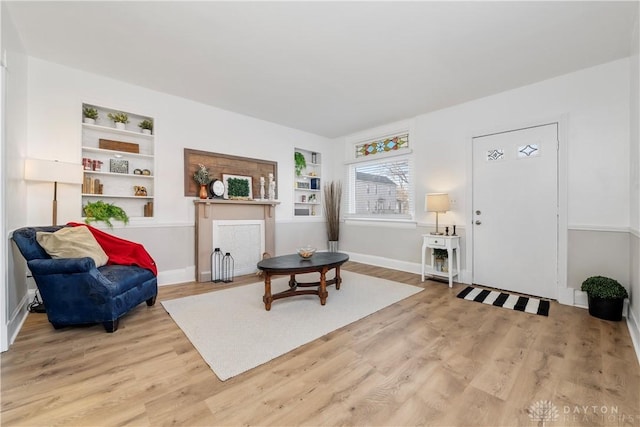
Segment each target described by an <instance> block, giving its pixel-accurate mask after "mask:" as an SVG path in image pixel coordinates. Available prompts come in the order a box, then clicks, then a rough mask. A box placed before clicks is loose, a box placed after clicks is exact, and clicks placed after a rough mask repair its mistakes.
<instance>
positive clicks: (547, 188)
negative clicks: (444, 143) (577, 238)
mask: <svg viewBox="0 0 640 427" xmlns="http://www.w3.org/2000/svg"><path fill="white" fill-rule="evenodd" d="M558 144H559V142H558V124H557V123H550V124H545V125H540V126H534V127H529V128H524V129H515V130H511V131H506V132H501V133H496V134H491V135H485V136H479V137H474V138H473V217H472V218H473V283H476V284H479V285H485V286H490V287H493V288H498V289H505V290H510V291H515V292H520V293H525V294H531V295H538V296H542V297H547V298H554V299H555V298H557V283H558Z"/></svg>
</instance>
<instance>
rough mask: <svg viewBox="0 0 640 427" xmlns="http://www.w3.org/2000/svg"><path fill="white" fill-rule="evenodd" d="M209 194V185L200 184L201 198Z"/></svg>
mask: <svg viewBox="0 0 640 427" xmlns="http://www.w3.org/2000/svg"><path fill="white" fill-rule="evenodd" d="M208 196H209V194H208V192H207V186H206V185H204V184H201V185H200V198H201V199H206V198H207V197H208Z"/></svg>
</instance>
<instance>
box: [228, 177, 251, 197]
mask: <svg viewBox="0 0 640 427" xmlns="http://www.w3.org/2000/svg"><path fill="white" fill-rule="evenodd" d="M222 182H224V196H223V197H224V198H225V199H230V200H253V190H252V178H251V177H250V176H244V175H227V174H222Z"/></svg>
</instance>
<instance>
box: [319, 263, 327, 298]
mask: <svg viewBox="0 0 640 427" xmlns="http://www.w3.org/2000/svg"><path fill="white" fill-rule="evenodd" d="M327 295H329V294H328V292H327V269H326V268H324V267H323V268H322V270H321V271H320V289H319V290H318V296H319V297H320V304H322V305H325V304H326V303H327Z"/></svg>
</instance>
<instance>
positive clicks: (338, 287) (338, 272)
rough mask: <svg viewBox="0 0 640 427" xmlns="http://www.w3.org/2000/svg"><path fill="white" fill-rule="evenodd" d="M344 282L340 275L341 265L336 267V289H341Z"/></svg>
mask: <svg viewBox="0 0 640 427" xmlns="http://www.w3.org/2000/svg"><path fill="white" fill-rule="evenodd" d="M341 283H342V277H340V266H337V267H336V289H337V290H340V284H341Z"/></svg>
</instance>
